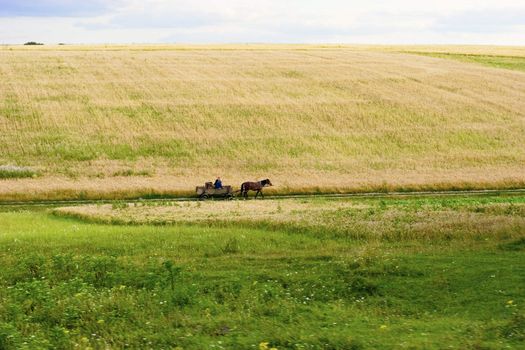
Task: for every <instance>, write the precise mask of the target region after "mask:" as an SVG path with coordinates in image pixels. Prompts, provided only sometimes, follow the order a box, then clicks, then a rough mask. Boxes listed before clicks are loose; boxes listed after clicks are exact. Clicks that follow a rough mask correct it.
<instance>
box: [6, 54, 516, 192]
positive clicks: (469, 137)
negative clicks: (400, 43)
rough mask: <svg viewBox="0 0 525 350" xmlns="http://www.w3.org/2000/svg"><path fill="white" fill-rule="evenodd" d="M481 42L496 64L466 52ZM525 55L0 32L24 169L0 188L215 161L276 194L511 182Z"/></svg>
mask: <svg viewBox="0 0 525 350" xmlns="http://www.w3.org/2000/svg"><path fill="white" fill-rule="evenodd" d="M412 52H419V53H421V52H423V53H425V52H426V53H429V52H430V53H431V54H425V55H421V54H418V55H414V54H413V53H412ZM428 55H432V57H430V56H428ZM435 55H437V57H433V56H435ZM444 55H445V56H447V57H446V58H445V59H443V58H442V56H444ZM454 55H456V56H458V55H459V56H461V55H462V56H461V57H467V58H465V59H463V58H462V59H460V60H459V61H458V60H455V59H454V60H451V59H448V58H451V57H456V56H454ZM449 56H451V57H449ZM485 56H486V57H489V56H490V57H492V56H495V57H496V56H497V57H496V58H491V59H492V60H496V59H497V60H500V61H501V60H503V61H505V64H504V65H503V66H500V65H499V64H494V63H491V64H488V65H484V64H480V63H479V62H477V61H479V60H485V58H483V57H485ZM480 57H481V58H480ZM524 57H525V50H524V49H523V48H504V47H501V48H497V47H369V46H333V45H332V46H330V45H326V46H307V45H296V46H293V45H281V46H279V45H274V46H271V45H260V46H257V45H231V46H56V47H46V46H42V47H21V46H1V47H0V77H1V78H0V134H1V137H0V149H2V152H1V153H0V166H18V167H29V168H31V169H34V172H35V174H36V175H35V176H34V177H30V178H29V177H28V178H23V179H12V178H8V179H3V180H0V198H1V199H4V200H9V199H12V200H13V199H62V198H66V199H67V198H100V197H106V198H122V197H141V196H142V197H144V196H156V195H173V194H187V193H191V192H192V191H193V189H194V186H195V185H198V184H201V183H203V182H204V181H206V180H210V179H213V178H214V177H215V176H217V175H221V176H222V177H223V178H224V180H225V182H226V183H227V184H232V185H235V186H239V185H240V183H241V182H242V181H245V180H256V179H261V178H266V177H269V178H271V179H272V182H273V183H274V184H276V185H278V186H276V187H275V189H274V191H276V192H280V193H292V192H344V191H369V190H392V189H401V190H403V189H412V190H417V189H451V188H488V187H490V188H508V187H522V186H523V184H524V182H525V176H524V173H525V172H524V170H525V169H524V164H525V148H524V147H523V144H524V143H525V119H524V115H523V111H524V110H525V101H524V100H523V98H522V96H524V94H525V75H524V73H523V59H524ZM498 62H499V61H498ZM508 66H512V67H514V68H516V67H517V68H516V69H514V68H513V69H506V68H507V67H508ZM502 68H504V69H502Z"/></svg>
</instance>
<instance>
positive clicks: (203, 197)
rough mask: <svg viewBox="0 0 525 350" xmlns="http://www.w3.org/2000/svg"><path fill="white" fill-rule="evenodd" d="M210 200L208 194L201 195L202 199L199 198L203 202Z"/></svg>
mask: <svg viewBox="0 0 525 350" xmlns="http://www.w3.org/2000/svg"><path fill="white" fill-rule="evenodd" d="M208 198H210V196H208V195H207V194H206V193H203V194H201V195H200V197H199V199H200V200H201V201H202V200H206V199H208Z"/></svg>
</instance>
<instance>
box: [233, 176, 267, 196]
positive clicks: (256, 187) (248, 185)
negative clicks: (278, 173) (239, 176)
mask: <svg viewBox="0 0 525 350" xmlns="http://www.w3.org/2000/svg"><path fill="white" fill-rule="evenodd" d="M266 186H273V185H272V182H271V181H270V180H269V179H266V180H262V181H257V182H245V183H243V184H242V185H241V190H240V192H241V196H244V199H246V198H248V191H255V192H257V193H255V199H257V196H258V195H259V194H260V195H261V197H262V198H264V195H263V193H262V189H263V188H264V187H266Z"/></svg>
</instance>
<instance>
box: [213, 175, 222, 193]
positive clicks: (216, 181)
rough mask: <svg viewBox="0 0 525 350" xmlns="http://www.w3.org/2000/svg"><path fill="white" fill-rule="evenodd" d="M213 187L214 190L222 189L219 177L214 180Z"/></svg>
mask: <svg viewBox="0 0 525 350" xmlns="http://www.w3.org/2000/svg"><path fill="white" fill-rule="evenodd" d="M213 187H215V189H216V190H222V181H221V178H220V177H217V180H215V183H214V184H213Z"/></svg>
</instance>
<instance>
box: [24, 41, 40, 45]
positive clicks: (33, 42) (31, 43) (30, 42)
mask: <svg viewBox="0 0 525 350" xmlns="http://www.w3.org/2000/svg"><path fill="white" fill-rule="evenodd" d="M24 45H44V44H42V43H38V42H36V41H28V42H27V43H24Z"/></svg>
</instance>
